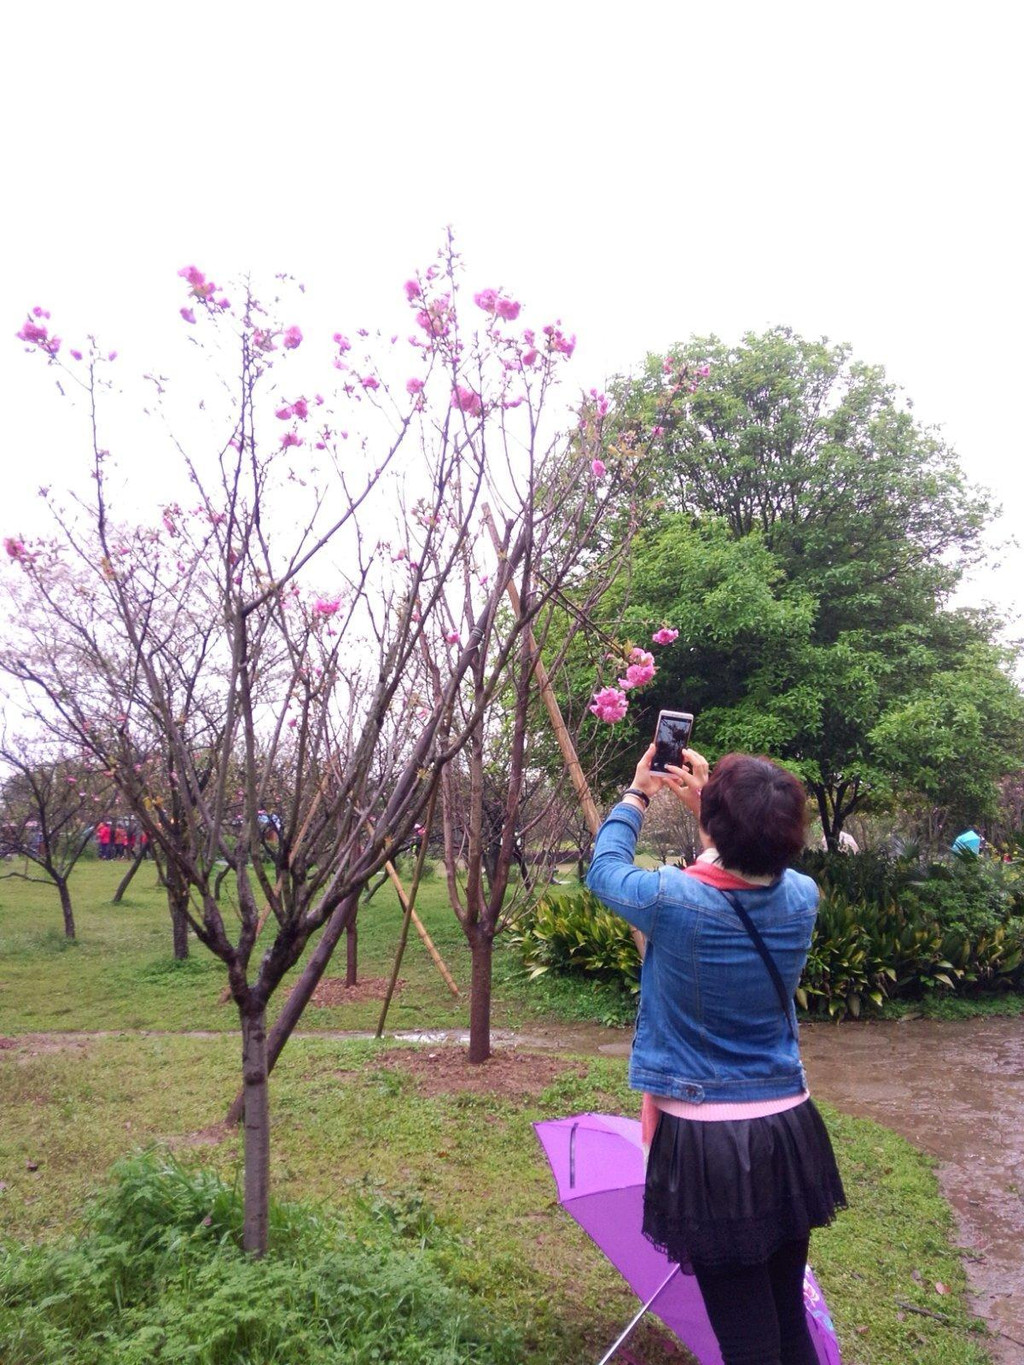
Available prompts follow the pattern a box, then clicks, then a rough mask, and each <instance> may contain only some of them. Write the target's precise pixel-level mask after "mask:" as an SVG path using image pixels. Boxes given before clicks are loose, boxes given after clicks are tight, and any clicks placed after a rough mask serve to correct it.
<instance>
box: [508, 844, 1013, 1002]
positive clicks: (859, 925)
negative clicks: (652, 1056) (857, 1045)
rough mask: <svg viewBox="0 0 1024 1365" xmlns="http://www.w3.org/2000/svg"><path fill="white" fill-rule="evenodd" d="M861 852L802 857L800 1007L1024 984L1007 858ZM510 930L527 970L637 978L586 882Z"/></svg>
mask: <svg viewBox="0 0 1024 1365" xmlns="http://www.w3.org/2000/svg"><path fill="white" fill-rule="evenodd" d="M865 856H866V855H862V854H859V855H856V856H851V855H849V854H839V855H835V854H831V855H830V854H816V853H815V854H811V855H808V857H807V860H806V863H805V866H806V867H807V868H808V870H810V868H812V867H814V868H817V870H818V872H819V875H820V876H821V879H822V881H823V883H824V886H823V891H822V898H821V904H820V906H819V911H818V922H817V925H816V926H815V932H814V938H813V940H812V943H811V949H810V953H809V955H808V959H807V965H806V967H805V969H804V974H803V978H802V980H801V984H800V989H799V990H798V991H797V1002H798V1004H799V1005H800V1006H801V1008H803V1009H805V1010H807V1011H808V1013H811V1014H827V1015H828V1016H829V1017H830V1018H835V1017H840V1018H842V1017H845V1016H847V1015H849V1016H852V1017H853V1018H858V1017H859V1016H860V1015H861V1014H862V1013H865V1012H871V1011H875V1012H877V1011H879V1010H881V1009H882V1008H883V1006H884V1004H885V1002H886V1001H887V1000H897V999H904V1000H921V999H923V998H924V997H926V996H932V995H938V994H968V993H971V992H976V991H980V990H1006V989H1019V988H1021V987H1022V985H1024V916H1021V915H1020V914H1018V913H1016V909H1017V901H1016V896H1017V886H1018V882H1017V881H1016V870H1015V869H1014V868H1012V866H1011V865H1009V864H996V863H992V864H989V863H988V862H987V861H985V860H978V859H973V860H972V861H971V862H970V863H968V862H966V861H960V860H951V861H949V862H947V863H942V864H936V865H935V866H934V867H930V868H929V869H928V875H927V876H922V869H921V868H920V866H919V865H918V863H917V862H916V860H914V859H895V858H889V857H887V856H885V855H877V856H876V855H867V861H866V862H865V863H864V864H863V865H862V866H860V867H858V864H859V863H860V859H861V858H863V857H865ZM851 888H852V890H851ZM853 891H856V892H857V893H858V894H856V895H854V894H852V892H853ZM513 938H514V941H515V942H517V943H518V945H519V951H520V952H521V954H522V958H523V962H524V964H525V965H526V967H527V969H528V971H529V974H530V976H531V977H533V978H536V977H538V976H541V975H543V974H545V973H547V974H551V975H560V976H575V977H586V978H588V979H590V980H599V981H606V982H617V983H618V984H619V985H620V987H621V988H622V989H623V990H629V991H630V992H633V993H635V992H636V991H637V989H638V982H639V964H640V957H639V953H638V952H637V950H636V945H635V943H634V942H633V937H632V934H631V933H630V930H629V926H628V925H627V924H626V922H625V921H624V920H623V919H621V918H620V917H619V916H618V915H613V914H612V913H611V911H609V910H606V909H605V908H604V906H602V905H601V903H600V902H599V901H598V900H597V899H596V898H595V897H594V896H592V895H591V894H590V892H589V891H586V890H583V889H579V890H575V889H573V890H567V891H556V892H550V893H548V895H546V896H543V897H542V898H541V899H540V900H538V901H537V902H536V904H535V905H534V906H533V907H532V908H531V910H530V911H528V912H527V914H526V916H525V918H524V919H523V920H522V921H521V922H520V924H519V926H518V929H517V932H516V934H515V935H514V936H513Z"/></svg>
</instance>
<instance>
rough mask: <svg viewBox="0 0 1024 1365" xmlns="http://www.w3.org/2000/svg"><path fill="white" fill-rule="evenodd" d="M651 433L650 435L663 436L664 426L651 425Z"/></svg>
mask: <svg viewBox="0 0 1024 1365" xmlns="http://www.w3.org/2000/svg"><path fill="white" fill-rule="evenodd" d="M651 435H652V436H664V435H665V428H664V427H651Z"/></svg>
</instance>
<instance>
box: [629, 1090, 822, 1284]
mask: <svg viewBox="0 0 1024 1365" xmlns="http://www.w3.org/2000/svg"><path fill="white" fill-rule="evenodd" d="M845 1207H846V1195H845V1193H844V1191H843V1182H842V1180H841V1179H840V1178H839V1171H838V1169H837V1167H836V1159H835V1155H834V1154H833V1151H832V1143H831V1142H830V1141H829V1136H828V1131H827V1130H826V1128H825V1125H824V1123H823V1122H822V1119H821V1115H820V1114H819V1113H818V1111H817V1109H816V1108H815V1106H814V1104H813V1102H812V1101H811V1100H805V1101H804V1102H803V1103H802V1104H798V1105H796V1106H795V1107H794V1108H792V1109H784V1110H783V1111H782V1113H780V1114H769V1115H768V1116H766V1117H764V1118H757V1119H721V1120H711V1121H708V1122H699V1121H696V1120H693V1119H681V1118H676V1117H675V1116H674V1115H672V1114H665V1113H663V1114H662V1115H661V1118H660V1120H659V1122H658V1127H657V1131H656V1132H655V1135H654V1141H653V1143H652V1144H651V1154H650V1158H649V1160H648V1163H647V1184H646V1188H645V1192H644V1236H645V1237H647V1238H648V1240H649V1241H651V1242H653V1243H654V1245H655V1246H657V1247H658V1248H659V1249H660V1250H662V1251H664V1252H665V1253H666V1254H667V1256H668V1258H669V1259H670V1260H672V1261H677V1262H678V1263H679V1264H680V1265H681V1266H682V1267H683V1269H684V1270H688V1269H691V1268H692V1266H693V1264H694V1262H696V1263H697V1264H698V1265H701V1266H709V1267H721V1266H730V1265H758V1264H760V1263H761V1262H763V1261H766V1260H767V1259H768V1258H769V1256H771V1255H772V1253H773V1252H775V1251H777V1250H778V1249H779V1247H781V1246H782V1245H783V1243H785V1242H791V1241H795V1240H797V1239H800V1238H803V1237H806V1236H807V1234H808V1233H809V1232H810V1230H811V1228H820V1227H824V1226H826V1225H827V1224H828V1223H831V1222H832V1220H833V1218H834V1217H835V1214H836V1211H837V1210H838V1209H843V1208H845Z"/></svg>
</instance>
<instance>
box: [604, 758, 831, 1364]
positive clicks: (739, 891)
mask: <svg viewBox="0 0 1024 1365" xmlns="http://www.w3.org/2000/svg"><path fill="white" fill-rule="evenodd" d="M654 753H655V746H654V745H653V744H652V745H651V747H650V748H649V749H648V750H647V752H646V753H645V754H644V755H643V757H642V758H641V760H640V762H639V764H638V765H637V769H636V773H635V775H634V777H633V783H632V786H631V787H630V788H629V789H628V790H627V791H626V793H625V794H624V796H623V798H622V800H621V801H620V802H619V804H618V805H616V806H615V807H614V808H613V809H612V811H611V813H610V814H609V816H608V818H607V819H606V820H605V822H604V824H603V825H602V826H601V829H600V831H599V833H598V835H597V840H596V842H595V844H594V857H593V861H592V862H591V864H590V871H589V873H588V875H587V885H588V886H589V888H590V890H591V891H593V892H594V894H595V895H596V896H597V897H598V898H599V899H600V900H601V901H603V903H604V904H605V905H607V906H608V907H609V909H611V910H613V911H615V912H616V913H617V914H620V915H622V916H623V918H624V919H626V920H627V921H628V922H629V923H630V924H632V925H633V926H634V927H635V928H637V929H639V930H640V931H641V932H642V933H643V934H644V935H645V936H646V938H647V951H646V954H645V956H644V963H643V971H642V977H641V993H640V1010H639V1014H638V1017H637V1026H636V1036H635V1038H634V1041H633V1051H632V1055H631V1057H630V1063H629V1080H630V1084H631V1085H632V1086H633V1088H634V1089H636V1090H641V1091H643V1092H644V1099H645V1104H644V1115H643V1117H644V1119H645V1120H646V1122H645V1123H644V1125H643V1126H644V1128H645V1130H646V1131H645V1136H646V1135H648V1134H650V1136H651V1147H650V1156H649V1159H648V1163H647V1179H646V1186H645V1192H644V1213H643V1231H644V1235H645V1236H646V1237H647V1238H648V1239H649V1240H650V1241H651V1242H653V1243H654V1244H655V1246H658V1247H660V1248H661V1249H662V1250H663V1251H664V1252H665V1253H666V1255H667V1256H668V1258H669V1260H670V1261H675V1262H677V1263H678V1264H679V1265H680V1266H682V1268H683V1269H684V1271H686V1272H687V1273H692V1274H694V1275H695V1276H696V1278H697V1283H698V1284H699V1286H700V1289H701V1293H702V1295H703V1297H704V1304H705V1306H706V1308H707V1311H708V1317H709V1318H710V1320H711V1326H712V1328H713V1329H714V1332H715V1336H716V1337H717V1339H718V1344H719V1347H720V1349H721V1352H722V1358H723V1361H724V1362H725V1365H817V1361H818V1356H817V1352H816V1350H815V1347H814V1344H813V1342H812V1340H811V1337H810V1334H809V1332H808V1328H807V1320H806V1314H805V1309H804V1296H803V1281H804V1269H805V1266H806V1264H807V1250H808V1244H809V1241H810V1232H811V1229H812V1228H818V1227H824V1226H825V1225H826V1224H828V1223H830V1222H831V1221H832V1219H833V1217H834V1216H835V1213H836V1211H837V1210H838V1209H842V1208H845V1206H846V1196H845V1194H844V1191H843V1185H842V1181H841V1180H840V1177H839V1172H838V1170H837V1169H836V1163H835V1157H834V1155H833V1152H832V1144H831V1142H830V1141H829V1136H828V1133H827V1131H826V1129H825V1125H824V1124H823V1122H822V1120H821V1117H820V1115H819V1114H818V1111H817V1109H816V1108H815V1106H814V1103H813V1101H812V1100H811V1098H810V1096H809V1095H808V1093H807V1083H806V1079H805V1076H804V1070H803V1065H802V1063H801V1060H800V1050H799V1046H798V1043H797V1031H796V1018H795V1008H794V1005H793V993H794V991H795V990H796V987H797V985H798V983H799V980H800V973H801V971H802V970H803V966H804V963H805V961H806V959H807V953H808V949H809V947H810V942H811V934H812V932H813V929H814V921H815V917H816V914H817V905H818V888H817V886H816V885H815V884H814V882H813V881H812V880H811V879H810V878H809V877H805V876H803V875H802V874H801V873H799V872H795V871H793V870H792V869H791V868H790V867H789V866H788V864H789V863H790V862H791V861H792V860H793V859H794V858H796V857H797V856H798V854H799V853H800V850H801V849H802V848H803V846H804V838H805V833H806V809H807V798H806V793H805V792H804V789H803V787H802V786H801V785H800V783H799V782H798V781H797V779H796V778H795V777H793V775H792V774H791V773H788V772H786V771H785V770H784V769H783V768H780V767H778V766H777V765H776V764H774V763H771V762H769V761H768V760H767V759H764V758H751V757H749V756H747V755H745V754H729V755H728V756H727V757H725V758H723V759H720V760H719V762H718V763H717V764H716V765H715V770H714V773H713V774H711V775H710V777H709V774H708V764H707V760H706V759H704V758H703V757H702V756H701V755H700V754H699V753H697V752H696V750H694V749H684V750H683V751H682V758H683V759H685V761H686V763H687V764H688V765H689V766H688V767H687V768H682V767H672V766H669V768H668V771H667V773H666V775H665V776H659V775H658V774H655V773H652V772H651V766H650V765H651V759H652V758H653V756H654ZM663 789H667V790H669V791H670V792H672V793H673V794H674V795H675V796H676V797H678V798H679V800H680V801H682V803H683V804H684V805H685V806H686V807H687V809H688V810H690V811H692V812H693V814H695V815H696V816H697V818H698V820H699V821H700V839H701V844H702V845H703V849H704V851H703V852H702V853H701V855H700V857H699V858H698V859H697V861H696V862H695V863H694V864H693V865H692V866H691V867H688V868H687V869H686V870H685V871H682V870H680V869H679V868H675V867H662V868H659V869H657V870H655V871H646V870H644V869H642V868H639V867H637V866H636V865H635V864H634V861H633V858H634V853H635V849H636V841H637V836H638V835H639V833H640V828H641V825H642V823H643V817H644V812H645V810H646V809H647V806H648V805H649V803H650V799H651V797H652V796H653V795H654V794H655V793H656V792H658V791H660V790H663ZM652 1130H653V1131H652Z"/></svg>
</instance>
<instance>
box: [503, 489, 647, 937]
mask: <svg viewBox="0 0 1024 1365" xmlns="http://www.w3.org/2000/svg"><path fill="white" fill-rule="evenodd" d="M481 511H482V514H483V519H484V523H485V525H486V526H487V529H488V531H490V533H491V540H492V541H493V542H494V548H495V550H496V551H497V552H498V554H499V555H500V554H501V552H502V549H501V541H500V540H499V538H498V531H497V527H496V526H495V525H494V518H493V517H492V516H491V509H490V507H488V505H487V504H486V503H484V504H483V507H482V509H481ZM507 592H508V598H509V601H510V602H511V603H512V610H513V611H514V612H515V613H516V616H517V617H521V614H522V603H521V600H520V597H519V590H518V588H517V587H516V585H515V583H514V582H513V581H512V579H511V578H510V579H509V581H508V587H507ZM526 643H527V647H528V649H529V651H530V654H531V655H532V657H533V662H534V675H535V676H536V679H537V685H538V686H539V687H540V694H541V697H542V698H543V700H544V705H545V707H546V708H547V713H548V717H549V719H550V721H551V728H552V729H553V730H554V732H555V738H556V739H557V740H558V747H559V748H560V749H561V751H562V757H563V758H564V759H565V766H566V767H567V768H568V769H569V776H570V777H571V778H572V784H573V786H574V787H575V788H576V796H577V798H578V800H579V803H580V808H581V809H582V811H583V816H584V818H585V820H586V822H587V827H588V828H589V830H590V833H591V834H592V835H594V836H595V837H596V836H597V831H598V830H599V829H600V828H601V816H600V814H599V813H598V809H597V805H596V804H595V802H594V798H593V796H592V795H591V793H590V786H589V784H588V782H587V777H586V774H585V773H584V771H583V767H582V764H581V763H580V760H579V756H578V754H577V753H576V747H575V745H574V744H573V742H572V736H571V735H570V734H569V730H568V727H567V726H566V723H565V721H564V719H563V717H562V712H561V708H560V707H559V705H558V698H557V697H556V696H555V691H554V688H553V687H552V686H551V679H550V678H549V677H548V671H547V669H546V668H545V667H544V662H543V660H542V659H541V657H540V649H539V648H538V645H537V638H536V636H535V635H534V633H533V631H532V629H531V628H530V627H529V626H527V627H526ZM630 933H631V934H632V935H633V941H634V942H635V943H636V946H637V948H638V950H639V952H640V956H641V957H643V955H644V950H645V948H646V940H645V939H644V936H643V934H642V933H641V932H640V930H639V929H632V928H631V929H630Z"/></svg>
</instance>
